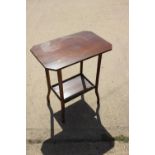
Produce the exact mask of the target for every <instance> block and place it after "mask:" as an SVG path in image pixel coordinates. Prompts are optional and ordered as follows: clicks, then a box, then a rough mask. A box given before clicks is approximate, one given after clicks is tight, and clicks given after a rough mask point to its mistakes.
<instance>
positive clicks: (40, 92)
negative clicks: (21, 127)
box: [26, 0, 129, 155]
mask: <svg viewBox="0 0 155 155" xmlns="http://www.w3.org/2000/svg"><path fill="white" fill-rule="evenodd" d="M82 30H90V31H93V32H95V33H96V34H98V35H100V36H102V37H103V38H105V39H106V40H107V41H109V42H111V43H112V44H113V50H112V51H111V52H108V53H106V54H104V55H103V58H102V64H101V73H100V83H99V94H100V99H101V108H100V112H99V116H100V120H101V122H99V121H98V119H96V116H95V115H94V113H93V112H94V111H95V109H96V96H95V93H94V91H93V90H92V91H90V92H88V93H87V94H85V101H86V103H85V104H82V103H81V102H77V101H78V100H79V99H80V97H79V98H76V99H75V100H73V101H71V102H69V103H68V104H67V105H66V107H67V108H66V109H68V111H69V112H68V115H67V118H66V119H67V120H68V123H67V124H66V125H65V126H62V125H61V124H60V122H59V117H58V119H57V118H56V117H54V119H53V117H50V112H49V109H48V107H47V104H46V93H47V86H46V78H45V73H44V69H43V67H42V66H41V65H40V64H39V63H38V61H37V60H36V59H35V58H34V56H33V55H32V54H31V53H30V51H29V49H30V48H31V47H32V46H33V45H34V44H38V43H41V42H44V41H47V40H51V39H54V38H57V37H61V36H64V35H68V34H72V33H75V32H78V31H82ZM26 51H27V53H26V55H27V118H26V119H27V155H35V154H36V155H40V154H41V155H58V154H59V155H68V154H72V155H73V154H80V155H81V154H82V155H83V154H85V155H87V154H89V155H90V154H92V155H94V154H95V155H102V154H115V155H116V154H117V155H127V154H128V143H124V142H118V141H116V142H115V143H114V144H113V145H111V144H109V143H107V142H104V143H103V142H102V139H100V135H99V133H101V135H102V133H108V134H109V135H110V136H113V137H115V136H119V135H124V136H128V114H129V113H128V73H129V71H128V0H118V1H115V0H108V1H105V0H96V1H94V0H85V1H83V0H78V1H73V0H68V1H63V0H52V1H50V0H27V50H26ZM96 60H97V59H96V58H92V59H90V60H87V61H85V62H84V73H85V75H86V76H87V77H89V79H90V80H92V81H93V82H94V80H95V74H96V62H97V61H96ZM78 71H79V64H76V65H74V66H71V67H69V68H67V69H64V70H63V79H65V78H67V77H70V76H71V75H74V74H76V73H77V72H78ZM51 81H52V83H56V82H57V77H56V73H55V72H51ZM73 103H74V104H73ZM78 103H80V104H78ZM74 105H75V106H76V105H77V106H78V105H79V106H80V105H81V106H84V107H83V108H82V107H81V109H86V110H87V111H82V110H80V111H77V110H75V109H78V108H72V107H74ZM86 105H87V106H86ZM88 105H89V106H88ZM51 107H52V109H53V112H54V113H55V114H59V110H60V103H59V101H58V99H57V98H56V97H55V95H54V94H53V93H51ZM90 107H91V108H90ZM90 109H93V111H91V110H90ZM90 111H91V112H90ZM89 112H90V115H89ZM76 113H78V115H75V114H76ZM69 114H70V115H69ZM86 114H87V115H86ZM89 116H90V117H89ZM71 118H72V119H71ZM83 118H87V120H89V121H86V122H85V121H84V120H85V119H83ZM90 118H91V119H90ZM73 120H74V121H73ZM75 120H76V121H75ZM81 120H83V121H81ZM51 122H53V124H52V123H51ZM74 122H76V124H74V126H73V123H74ZM92 122H93V123H92ZM79 124H80V125H79ZM52 128H54V138H55V139H56V140H57V138H58V141H60V142H58V143H56V144H55V142H54V144H53V142H50V141H52V140H50V139H49V138H50V136H51V129H52ZM71 129H74V130H71ZM73 131H75V132H73ZM94 133H98V134H94ZM94 135H96V137H94ZM81 136H82V137H81ZM57 144H59V145H57ZM77 148H79V149H78V150H77Z"/></svg>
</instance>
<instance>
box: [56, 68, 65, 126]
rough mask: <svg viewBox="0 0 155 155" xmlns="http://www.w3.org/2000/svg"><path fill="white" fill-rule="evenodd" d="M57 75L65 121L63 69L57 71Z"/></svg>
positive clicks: (63, 119) (62, 116)
mask: <svg viewBox="0 0 155 155" xmlns="http://www.w3.org/2000/svg"><path fill="white" fill-rule="evenodd" d="M57 76H58V83H59V90H60V98H61V119H62V123H65V102H64V93H63V84H62V72H61V69H60V70H58V71H57Z"/></svg>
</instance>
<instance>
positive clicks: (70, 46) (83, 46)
mask: <svg viewBox="0 0 155 155" xmlns="http://www.w3.org/2000/svg"><path fill="white" fill-rule="evenodd" d="M111 49H112V45H111V43H109V42H107V41H105V40H104V39H102V38H101V37H99V36H98V35H96V34H95V33H93V32H90V31H82V32H78V33H75V34H72V35H68V36H64V37H61V38H58V39H55V40H51V41H48V42H45V43H42V44H39V45H35V46H33V47H32V48H31V50H30V51H31V52H32V54H33V55H34V56H35V57H36V58H37V59H38V61H39V62H40V63H41V64H42V65H43V66H44V67H45V68H47V69H50V70H59V69H62V68H65V67H67V66H70V65H72V64H75V63H77V62H80V61H82V60H86V59H88V58H91V57H93V56H97V55H99V54H101V53H105V52H107V51H110V50H111Z"/></svg>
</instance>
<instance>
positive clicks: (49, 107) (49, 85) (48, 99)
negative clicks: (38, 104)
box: [45, 69, 54, 138]
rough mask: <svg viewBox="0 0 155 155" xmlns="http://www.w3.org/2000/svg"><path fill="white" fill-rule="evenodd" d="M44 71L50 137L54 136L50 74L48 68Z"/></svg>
mask: <svg viewBox="0 0 155 155" xmlns="http://www.w3.org/2000/svg"><path fill="white" fill-rule="evenodd" d="M45 73H46V81H47V88H48V92H47V97H46V99H47V107H48V109H49V111H50V121H51V122H50V125H51V138H52V137H53V136H54V119H53V110H52V108H51V105H50V93H51V88H50V87H51V81H50V74H49V70H48V69H45Z"/></svg>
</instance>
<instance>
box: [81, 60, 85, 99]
mask: <svg viewBox="0 0 155 155" xmlns="http://www.w3.org/2000/svg"><path fill="white" fill-rule="evenodd" d="M80 74H81V75H82V74H83V61H81V62H80ZM81 80H82V83H83V84H84V81H83V79H81ZM84 86H85V85H84ZM84 89H85V87H84ZM81 99H82V100H83V101H84V94H82V95H81Z"/></svg>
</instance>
